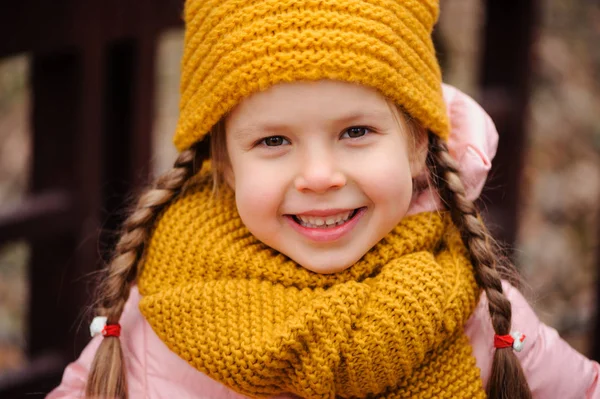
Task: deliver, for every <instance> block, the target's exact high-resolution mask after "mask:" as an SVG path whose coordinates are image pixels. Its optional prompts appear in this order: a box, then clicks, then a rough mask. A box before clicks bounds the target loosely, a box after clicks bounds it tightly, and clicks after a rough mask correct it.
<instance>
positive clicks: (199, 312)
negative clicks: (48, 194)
mask: <svg viewBox="0 0 600 399" xmlns="http://www.w3.org/2000/svg"><path fill="white" fill-rule="evenodd" d="M221 195H222V197H221V198H218V199H215V198H213V196H212V181H211V179H210V177H209V176H207V175H206V174H202V175H200V176H197V177H195V178H194V180H192V183H191V186H190V187H189V188H188V189H187V190H186V192H185V194H183V195H182V196H181V197H180V198H179V199H178V200H176V201H175V202H174V203H173V204H172V205H171V206H169V208H168V209H167V210H166V211H165V212H164V214H163V215H162V216H161V217H160V219H159V220H158V222H157V224H156V226H155V229H154V231H153V234H152V237H151V239H150V241H149V243H148V248H147V253H146V255H145V260H144V263H143V267H142V271H141V274H140V276H139V280H138V284H139V289H140V293H141V294H142V295H143V298H142V300H141V302H140V310H141V312H142V314H143V315H144V317H145V318H146V319H147V320H148V322H149V323H150V325H151V326H152V328H153V329H154V331H155V332H156V334H157V335H158V336H159V337H160V338H161V340H162V341H164V342H165V343H166V345H167V346H168V347H169V348H170V349H171V350H172V351H173V352H175V353H177V354H178V355H179V356H180V357H182V358H183V359H185V360H186V361H187V362H188V363H189V364H191V365H192V366H194V367H195V368H197V369H198V370H200V371H202V372H203V373H205V374H207V375H208V376H210V377H211V378H213V379H215V380H217V381H220V382H221V383H223V384H225V385H227V386H229V387H230V388H232V389H234V390H236V391H238V392H240V393H242V394H245V395H247V396H250V397H269V396H271V395H274V394H281V393H293V394H296V395H298V396H300V397H303V398H330V399H333V398H336V397H342V398H412V397H414V398H484V397H485V395H484V391H483V387H482V383H481V380H480V377H479V370H478V369H477V367H476V364H475V358H474V357H473V355H472V350H471V347H470V344H469V341H468V339H467V337H466V335H465V333H464V330H463V326H464V324H465V323H466V321H467V319H468V318H469V316H470V315H471V313H472V312H473V310H474V308H475V306H476V303H477V300H478V297H479V294H480V291H479V289H478V287H477V284H476V282H475V278H474V275H473V270H472V267H471V265H470V263H469V261H468V253H467V251H466V249H465V247H464V246H463V244H462V241H461V238H460V234H459V232H458V230H457V229H456V228H455V227H454V226H453V225H452V223H451V221H450V218H449V216H448V215H446V214H443V213H442V214H439V213H421V214H418V215H414V216H411V217H407V218H405V219H404V220H403V221H402V222H401V223H400V224H399V225H398V226H397V227H396V228H394V230H393V231H392V232H391V233H389V234H388V235H387V236H386V237H384V239H382V240H381V241H380V242H379V243H378V244H377V245H376V246H375V247H373V248H372V249H371V250H370V251H369V252H368V253H366V254H365V255H364V256H363V258H362V259H361V260H359V261H358V262H357V263H356V264H355V265H353V266H352V267H350V268H348V269H346V270H344V271H342V272H340V273H336V274H329V275H322V274H317V273H313V272H310V271H308V270H307V269H304V268H303V267H301V266H299V265H297V264H296V263H294V262H293V261H292V260H290V259H289V258H287V257H285V256H284V255H282V254H280V253H278V252H276V251H274V250H273V249H271V248H269V247H267V246H265V245H264V244H262V243H261V242H259V241H258V240H257V239H256V238H254V237H253V236H252V234H251V233H250V232H249V231H248V230H247V229H246V228H245V227H244V225H243V223H242V221H241V220H240V218H239V216H238V214H237V211H236V207H235V199H234V195H233V193H232V192H231V190H228V189H226V188H225V189H224V191H223V192H222V193H221Z"/></svg>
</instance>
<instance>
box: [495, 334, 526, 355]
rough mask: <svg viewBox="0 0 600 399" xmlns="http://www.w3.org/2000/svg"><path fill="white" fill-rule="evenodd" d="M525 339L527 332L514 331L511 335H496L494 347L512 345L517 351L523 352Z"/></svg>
mask: <svg viewBox="0 0 600 399" xmlns="http://www.w3.org/2000/svg"><path fill="white" fill-rule="evenodd" d="M524 341H525V334H521V333H520V332H518V331H514V332H512V333H510V334H509V335H497V334H496V335H494V347H495V348H496V349H503V348H510V347H512V348H513V349H514V350H515V351H517V352H521V350H523V346H525V343H524Z"/></svg>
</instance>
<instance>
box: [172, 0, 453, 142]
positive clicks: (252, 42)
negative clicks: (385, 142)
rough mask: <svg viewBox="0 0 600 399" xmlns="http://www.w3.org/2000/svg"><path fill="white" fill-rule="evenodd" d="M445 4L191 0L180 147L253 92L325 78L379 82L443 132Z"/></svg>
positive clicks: (423, 0) (432, 0)
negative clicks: (437, 36) (439, 34)
mask: <svg viewBox="0 0 600 399" xmlns="http://www.w3.org/2000/svg"><path fill="white" fill-rule="evenodd" d="M438 12H439V5H438V0H188V1H187V2H186V5H185V22H186V34H185V46H184V55H183V60H182V76H181V99H180V118H179V124H178V126H177V130H176V133H175V138H174V143H175V146H176V147H177V148H178V149H179V150H180V151H181V150H184V149H186V148H189V147H190V146H191V145H192V144H194V143H195V142H197V141H199V140H200V139H202V138H203V137H204V136H205V135H206V134H207V133H208V132H209V130H210V129H211V127H212V126H213V125H214V124H215V123H217V122H218V121H219V120H220V119H221V118H222V117H223V116H224V115H225V114H226V113H227V112H228V111H229V110H231V109H232V108H233V107H235V105H236V104H238V103H239V102H240V101H241V100H242V99H243V98H245V97H247V96H249V95H251V94H252V93H255V92H258V91H263V90H266V89H268V88H269V87H270V86H272V85H274V84H276V83H280V82H294V81H316V80H321V79H332V80H341V81H346V82H351V83H358V84H363V85H366V86H369V87H373V88H375V89H377V90H379V91H380V92H381V93H382V94H383V95H384V96H385V97H387V98H389V99H391V100H392V101H394V102H395V103H396V104H398V105H400V106H402V107H403V108H404V109H405V110H406V111H407V112H408V113H409V114H410V115H411V116H412V117H414V118H416V119H417V120H418V121H419V122H420V123H421V124H422V125H423V126H424V127H425V128H428V129H430V130H431V131H433V132H434V133H436V134H438V135H439V136H440V137H442V138H444V139H446V138H447V137H448V132H449V127H448V120H447V116H446V112H445V105H444V101H443V97H442V88H441V73H440V68H439V65H438V62H437V59H436V56H435V50H434V47H433V44H432V40H431V31H432V29H433V26H434V24H435V22H436V20H437V17H438Z"/></svg>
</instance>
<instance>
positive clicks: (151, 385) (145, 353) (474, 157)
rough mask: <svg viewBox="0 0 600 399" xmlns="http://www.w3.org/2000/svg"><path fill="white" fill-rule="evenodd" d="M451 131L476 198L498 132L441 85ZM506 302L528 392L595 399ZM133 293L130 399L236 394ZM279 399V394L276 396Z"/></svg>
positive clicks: (94, 344) (565, 350) (550, 339)
mask: <svg viewBox="0 0 600 399" xmlns="http://www.w3.org/2000/svg"><path fill="white" fill-rule="evenodd" d="M444 99H445V101H446V104H447V107H448V114H449V117H450V121H451V125H452V132H451V135H450V139H449V148H450V152H451V153H452V155H453V156H454V158H455V159H457V160H458V161H459V165H460V167H461V172H462V175H463V180H464V181H465V186H466V188H467V192H468V196H469V197H470V198H471V199H475V198H477V196H478V195H479V193H480V191H481V188H482V187H483V184H484V182H485V178H486V176H487V172H488V171H489V169H490V162H491V159H492V158H493V156H494V154H495V151H496V145H497V132H496V129H495V127H494V125H493V123H492V121H491V119H490V118H489V116H488V115H487V114H486V113H485V112H484V111H483V110H482V109H481V107H479V106H478V105H477V104H476V103H475V102H474V101H473V100H472V99H470V98H469V97H468V96H466V95H465V94H463V93H461V92H460V91H458V90H456V89H454V88H452V87H450V86H444ZM438 206H439V204H438V202H437V200H436V199H435V198H434V197H433V196H431V194H430V192H429V191H426V192H424V193H423V194H421V195H420V196H418V197H416V198H414V199H413V202H412V205H411V209H410V211H409V212H410V213H417V212H422V211H427V210H433V209H436V208H437V207H438ZM504 290H505V293H506V295H507V297H508V299H509V300H510V301H511V303H512V309H513V329H514V330H516V331H520V332H522V333H524V334H525V335H526V337H527V338H526V340H525V347H524V349H523V351H522V352H517V357H519V359H520V361H521V365H522V367H523V369H524V371H525V374H526V376H527V381H528V383H529V386H530V388H531V390H532V392H533V396H534V397H535V398H561V399H568V398H596V399H600V381H599V379H600V377H599V375H600V365H599V364H598V363H596V362H593V361H590V360H588V359H586V358H585V357H583V356H582V355H580V354H579V353H577V352H576V351H575V350H573V349H572V348H571V347H570V346H569V345H568V344H567V343H566V342H564V341H563V340H561V339H560V337H559V336H558V334H557V332H556V331H555V330H554V329H552V328H550V327H548V326H546V325H544V324H543V323H541V322H540V321H539V319H538V318H537V316H536V315H535V313H534V312H533V310H532V309H531V307H530V306H529V304H528V303H527V301H526V300H525V299H524V298H523V296H522V295H521V294H520V293H519V291H517V290H516V289H515V288H514V287H512V286H511V285H509V284H508V283H504ZM139 300H140V294H139V292H138V290H137V287H133V288H132V290H131V295H130V298H129V300H128V301H127V304H126V306H125V310H124V312H123V315H122V317H121V321H120V323H121V326H122V331H123V333H122V335H121V338H120V339H121V343H122V347H123V352H124V356H125V361H126V367H127V377H128V384H129V394H130V397H131V398H157V399H158V398H178V399H185V398H206V399H242V398H244V397H243V396H242V395H240V394H237V393H235V392H233V391H231V390H230V389H228V388H227V387H225V386H224V385H222V384H220V383H218V382H216V381H214V380H212V379H210V378H209V377H208V376H206V375H204V374H203V373H201V372H199V371H197V370H196V369H194V368H193V367H192V366H190V365H189V364H188V363H186V362H185V361H184V360H183V359H181V358H180V357H179V356H177V355H176V354H175V353H173V352H171V351H170V350H169V349H168V348H167V347H166V345H165V344H164V343H163V342H162V341H161V340H160V338H158V337H157V336H156V334H155V333H154V331H152V328H151V327H150V325H149V324H148V323H147V322H146V320H145V319H144V317H143V316H142V314H141V313H140V311H139V309H138V303H139ZM465 331H466V334H467V336H468V337H469V339H470V341H471V345H472V347H473V353H474V355H475V358H476V359H477V366H478V367H479V368H480V370H481V378H482V380H483V382H484V384H485V383H487V380H488V378H489V375H490V369H491V363H492V358H493V353H494V348H493V336H494V331H493V329H492V326H491V322H490V318H489V314H488V310H487V300H486V298H485V295H482V298H481V300H480V302H479V304H478V306H477V308H476V310H475V312H474V313H473V315H472V316H471V318H470V319H469V321H468V322H467V324H466V326H465ZM101 339H102V337H101V336H97V337H96V338H94V339H92V341H91V342H90V343H89V344H88V346H87V347H86V348H85V349H84V351H83V352H82V354H81V356H80V357H79V359H77V360H76V361H75V362H73V363H71V364H70V365H69V366H68V367H67V369H66V370H65V373H64V375H63V380H62V383H61V384H60V386H59V387H57V388H56V389H55V390H53V391H52V392H51V393H50V394H49V395H48V396H47V398H49V399H58V398H79V397H83V396H84V390H85V383H86V379H87V375H88V370H89V368H90V365H91V362H92V360H93V357H94V354H95V352H96V350H97V348H98V345H99V344H100V340H101ZM280 398H281V399H283V398H284V397H280Z"/></svg>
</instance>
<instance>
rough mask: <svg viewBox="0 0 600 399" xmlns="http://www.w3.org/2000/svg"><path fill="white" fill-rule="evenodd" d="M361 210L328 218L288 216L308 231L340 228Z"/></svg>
mask: <svg viewBox="0 0 600 399" xmlns="http://www.w3.org/2000/svg"><path fill="white" fill-rule="evenodd" d="M361 209H363V208H357V209H354V210H351V211H345V212H340V213H337V214H335V215H330V216H325V217H322V216H308V215H289V216H290V217H291V218H292V219H293V220H294V222H296V223H298V224H299V225H300V226H302V227H306V228H309V229H328V228H332V227H336V226H341V225H343V224H345V223H348V222H349V221H350V220H352V219H353V218H354V217H355V216H356V214H357V213H358V211H359V210H361Z"/></svg>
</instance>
